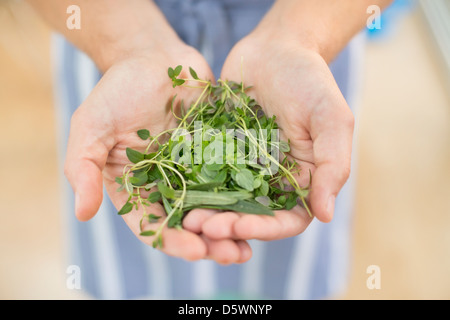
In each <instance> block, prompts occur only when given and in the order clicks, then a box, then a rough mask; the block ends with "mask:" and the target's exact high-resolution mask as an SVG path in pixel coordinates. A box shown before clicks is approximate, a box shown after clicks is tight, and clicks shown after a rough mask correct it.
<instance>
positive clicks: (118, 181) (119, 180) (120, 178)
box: [115, 177, 123, 184]
mask: <svg viewBox="0 0 450 320" xmlns="http://www.w3.org/2000/svg"><path fill="white" fill-rule="evenodd" d="M115 180H116V182H117V183H118V184H122V183H123V180H122V177H116V179H115Z"/></svg>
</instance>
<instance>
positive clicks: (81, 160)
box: [64, 107, 109, 221]
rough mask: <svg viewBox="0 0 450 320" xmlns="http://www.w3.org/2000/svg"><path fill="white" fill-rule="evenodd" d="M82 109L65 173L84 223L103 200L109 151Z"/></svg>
mask: <svg viewBox="0 0 450 320" xmlns="http://www.w3.org/2000/svg"><path fill="white" fill-rule="evenodd" d="M79 110H80V111H82V110H81V107H80V108H79V109H78V110H77V111H76V112H75V113H74V115H73V116H72V120H71V128H70V134H69V141H68V146H67V153H66V162H65V166H64V174H65V175H66V177H67V179H68V180H69V182H70V184H71V186H72V189H73V191H74V193H75V215H76V217H77V218H78V220H80V221H87V220H89V219H91V218H92V217H94V216H95V214H96V213H97V211H98V209H99V208H100V205H101V203H102V200H103V177H102V170H103V168H104V166H105V163H106V159H107V157H108V152H109V150H108V148H107V147H106V146H105V144H104V143H102V142H101V139H99V138H97V137H98V136H99V135H98V134H95V127H94V126H92V125H90V123H92V121H90V118H89V117H85V116H83V114H82V113H83V112H80V111H79Z"/></svg>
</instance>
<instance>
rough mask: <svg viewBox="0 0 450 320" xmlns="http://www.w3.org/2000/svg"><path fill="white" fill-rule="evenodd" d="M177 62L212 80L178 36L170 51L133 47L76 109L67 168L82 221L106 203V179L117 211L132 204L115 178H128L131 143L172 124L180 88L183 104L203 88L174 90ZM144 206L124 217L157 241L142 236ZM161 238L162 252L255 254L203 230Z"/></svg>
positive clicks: (222, 259)
mask: <svg viewBox="0 0 450 320" xmlns="http://www.w3.org/2000/svg"><path fill="white" fill-rule="evenodd" d="M177 65H182V66H183V70H184V71H183V73H182V74H181V75H182V76H185V77H188V74H185V73H186V71H185V70H188V68H189V66H191V67H192V68H194V69H195V70H196V71H197V73H198V75H199V76H200V77H201V78H202V79H211V80H213V74H212V72H211V70H210V68H209V66H208V64H207V62H206V61H205V60H204V58H203V57H202V56H201V55H200V54H199V53H198V52H197V51H196V50H195V49H193V48H191V47H189V46H187V45H185V44H184V43H182V42H181V41H180V40H177V41H175V42H172V43H171V46H170V49H167V48H165V49H162V48H159V50H157V51H153V52H151V53H146V52H139V54H133V53H132V54H130V55H127V57H126V58H123V59H120V60H119V61H118V62H116V63H114V64H112V66H111V67H109V68H108V70H107V71H106V72H105V74H104V76H103V77H102V79H101V80H100V82H99V83H98V84H97V86H96V87H95V88H94V90H93V91H92V92H91V94H90V95H89V96H88V98H87V99H86V100H85V101H84V102H83V103H82V105H81V106H80V107H79V108H78V109H77V110H76V112H75V113H74V115H73V117H72V121H71V128H70V137H69V143H68V150H67V156H66V164H65V174H66V176H67V178H68V180H69V182H70V183H71V185H72V187H73V190H74V192H75V199H76V200H75V202H76V216H77V218H78V219H79V220H81V221H86V220H89V219H91V218H92V217H93V216H94V215H95V214H96V212H97V210H98V209H99V207H100V204H101V203H102V191H103V185H104V186H105V187H106V191H107V193H108V194H109V197H110V198H111V200H112V203H113V204H114V206H115V207H116V208H117V209H120V208H121V207H122V206H123V205H124V204H125V203H126V202H127V199H128V193H127V192H126V191H123V192H117V191H116V190H117V188H118V184H117V183H116V182H115V178H116V177H119V176H122V172H123V167H124V166H125V165H126V164H128V163H130V162H129V160H128V159H127V156H126V152H125V150H126V148H127V147H130V148H132V149H135V150H140V151H144V150H145V148H146V146H147V144H148V141H142V140H141V139H140V138H139V137H138V135H137V133H136V132H137V131H138V130H140V129H148V130H149V131H150V132H151V134H152V135H156V134H157V133H159V132H161V131H163V130H166V129H169V128H174V127H175V126H176V123H175V118H174V117H173V115H172V113H171V111H170V103H171V101H172V97H173V96H174V94H177V99H180V100H181V99H183V100H184V102H185V105H188V104H187V103H188V102H189V101H192V99H194V98H195V96H196V95H198V94H199V92H198V91H197V90H192V89H186V88H180V87H177V88H176V89H173V88H172V82H171V80H170V79H169V77H168V75H167V69H168V68H169V67H173V68H174V67H176V66H177ZM141 210H142V209H141V208H140V210H139V211H136V210H133V211H131V212H130V213H128V214H125V215H123V218H124V220H125V222H126V223H127V224H128V226H129V227H130V229H131V230H132V231H133V233H134V234H135V235H136V236H137V237H138V238H139V239H140V240H141V241H143V242H144V243H147V244H150V245H151V244H152V242H153V240H154V239H153V238H154V237H144V236H140V235H139V233H140V231H141V230H140V227H139V222H140V219H141V217H142V214H143V212H142V211H141ZM147 212H151V213H154V214H156V215H161V216H164V215H165V212H164V210H163V208H162V206H161V205H160V204H159V203H155V204H153V205H152V206H151V207H149V208H147ZM157 227H158V223H155V224H153V223H152V225H151V226H149V225H146V224H145V223H144V225H143V229H144V230H145V229H152V230H156V228H157ZM162 236H163V248H162V251H163V252H165V253H167V254H169V255H172V256H177V257H181V258H184V259H186V260H198V259H204V258H209V259H213V260H215V261H217V262H218V263H221V264H228V263H240V262H244V261H247V260H248V259H249V258H250V256H251V249H250V247H249V245H248V244H247V242H245V241H242V240H239V241H234V240H230V239H225V240H209V239H207V238H206V237H204V236H203V235H201V234H197V233H193V232H190V231H187V230H176V229H169V228H167V227H166V228H165V229H164V231H163V233H162Z"/></svg>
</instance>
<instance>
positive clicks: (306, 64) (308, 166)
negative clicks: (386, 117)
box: [183, 32, 354, 240]
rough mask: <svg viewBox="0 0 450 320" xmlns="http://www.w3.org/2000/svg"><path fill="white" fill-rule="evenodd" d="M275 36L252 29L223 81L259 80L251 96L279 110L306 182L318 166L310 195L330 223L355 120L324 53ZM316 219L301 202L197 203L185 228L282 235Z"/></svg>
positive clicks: (215, 233)
mask: <svg viewBox="0 0 450 320" xmlns="http://www.w3.org/2000/svg"><path fill="white" fill-rule="evenodd" d="M268 34H269V33H264V32H262V33H261V32H260V33H253V34H251V35H249V36H247V37H246V38H244V39H243V40H241V41H240V42H239V43H237V45H236V46H235V47H234V48H233V50H232V51H231V53H230V55H229V56H228V58H227V60H226V62H225V64H224V67H223V69H222V75H221V79H223V80H234V81H238V82H240V81H241V80H242V81H243V82H244V84H245V86H252V87H253V88H252V89H251V90H250V91H249V94H250V95H251V96H253V97H254V98H255V99H256V101H257V102H258V103H259V104H260V105H261V106H262V108H263V110H264V111H265V113H266V114H268V115H269V116H272V115H275V116H276V121H277V123H278V124H279V127H280V128H281V133H280V137H281V139H283V140H287V139H288V138H289V139H290V143H291V144H290V148H291V151H290V156H291V157H292V158H294V159H295V160H296V161H297V163H298V164H299V165H300V168H301V175H300V176H299V177H298V182H299V184H300V186H302V187H305V186H307V185H308V183H309V178H310V176H309V170H311V172H312V183H311V192H310V194H309V197H308V200H309V203H310V208H311V209H312V212H313V215H314V216H315V217H317V218H318V219H319V220H320V221H323V222H328V221H330V220H331V219H332V216H333V211H334V200H335V198H336V196H337V194H338V192H339V191H340V189H341V188H342V186H343V185H344V183H345V182H346V180H347V178H348V176H349V173H350V158H351V146H352V135H353V125H354V118H353V115H352V113H351V111H350V109H349V107H348V105H347V103H346V101H345V99H344V98H343V96H342V94H341V92H340V90H339V88H338V86H337V84H336V82H335V80H334V78H333V76H332V74H331V71H330V70H329V68H328V65H327V63H326V62H325V61H324V59H322V57H321V56H320V55H319V54H318V53H317V52H315V51H314V50H312V49H310V48H307V47H303V46H301V45H300V44H298V41H297V42H294V41H290V40H287V39H281V38H277V37H272V38H270V36H269V35H268ZM311 221H312V218H311V217H309V215H308V213H307V212H306V210H305V209H304V208H303V207H301V206H300V205H298V206H296V207H294V208H293V209H292V210H290V211H286V210H280V211H275V217H270V216H261V215H251V214H241V213H236V212H224V213H216V212H214V211H213V210H203V209H197V210H193V211H191V212H190V214H189V215H188V216H187V217H186V218H185V220H184V224H183V226H184V227H185V228H186V229H188V230H191V231H193V232H197V233H202V234H204V235H205V236H207V237H209V238H211V239H226V238H231V239H245V240H249V239H260V240H276V239H283V238H287V237H291V236H295V235H297V234H299V233H301V232H303V231H304V230H305V229H306V227H307V226H308V225H309V223H310V222H311Z"/></svg>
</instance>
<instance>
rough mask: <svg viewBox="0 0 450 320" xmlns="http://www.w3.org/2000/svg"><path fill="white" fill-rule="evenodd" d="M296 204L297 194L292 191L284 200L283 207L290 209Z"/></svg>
mask: <svg viewBox="0 0 450 320" xmlns="http://www.w3.org/2000/svg"><path fill="white" fill-rule="evenodd" d="M296 205H297V195H296V194H295V193H294V192H293V193H291V194H290V195H289V197H288V198H287V200H286V204H285V207H284V208H285V209H286V210H291V209H292V208H293V207H295V206H296Z"/></svg>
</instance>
